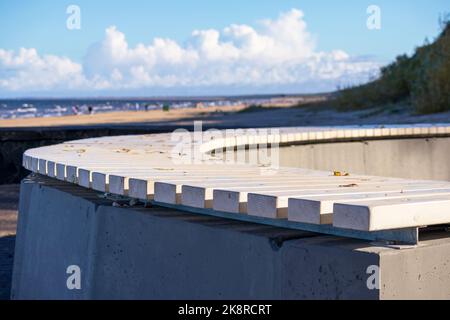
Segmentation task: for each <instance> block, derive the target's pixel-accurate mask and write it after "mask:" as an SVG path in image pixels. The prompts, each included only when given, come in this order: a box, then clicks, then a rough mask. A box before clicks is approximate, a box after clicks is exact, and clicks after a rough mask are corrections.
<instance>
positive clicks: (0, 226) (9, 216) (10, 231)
mask: <svg viewBox="0 0 450 320" xmlns="http://www.w3.org/2000/svg"><path fill="white" fill-rule="evenodd" d="M18 202H19V185H0V300H4V299H9V292H10V290H11V276H12V267H13V259H14V244H15V240H16V224H17V206H18Z"/></svg>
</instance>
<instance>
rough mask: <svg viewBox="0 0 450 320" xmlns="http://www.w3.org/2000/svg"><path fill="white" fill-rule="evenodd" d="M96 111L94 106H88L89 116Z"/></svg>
mask: <svg viewBox="0 0 450 320" xmlns="http://www.w3.org/2000/svg"><path fill="white" fill-rule="evenodd" d="M93 110H94V109H93V108H92V106H88V114H92V111H93Z"/></svg>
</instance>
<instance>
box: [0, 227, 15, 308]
mask: <svg viewBox="0 0 450 320" xmlns="http://www.w3.org/2000/svg"><path fill="white" fill-rule="evenodd" d="M15 243H16V236H7V237H1V238H0V300H9V297H10V292H11V280H12V270H13V262H14V246H15Z"/></svg>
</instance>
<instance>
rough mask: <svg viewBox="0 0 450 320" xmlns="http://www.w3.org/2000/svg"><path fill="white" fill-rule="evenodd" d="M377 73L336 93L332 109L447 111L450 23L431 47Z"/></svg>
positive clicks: (443, 25)
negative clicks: (388, 107)
mask: <svg viewBox="0 0 450 320" xmlns="http://www.w3.org/2000/svg"><path fill="white" fill-rule="evenodd" d="M380 71H381V72H380V77H379V78H378V79H376V80H374V81H372V82H370V83H368V84H365V85H360V86H355V87H349V88H345V89H343V90H340V91H338V94H337V95H336V97H335V99H334V100H333V103H334V105H335V106H336V107H337V108H338V109H339V110H343V111H346V110H357V109H363V108H373V107H376V106H380V105H386V104H396V103H400V102H401V103H403V102H409V103H410V104H412V106H413V107H414V109H415V111H416V112H417V113H419V114H427V113H437V112H444V111H448V110H450V21H449V20H448V19H446V20H445V21H444V22H442V32H441V34H440V35H439V37H438V38H437V39H436V40H435V41H434V42H433V43H431V44H429V43H426V44H425V45H423V46H421V47H418V48H417V49H416V51H415V53H414V54H413V55H412V56H411V57H408V56H407V55H401V56H399V57H397V59H396V61H394V62H393V63H391V64H389V65H388V66H385V67H383V68H382V69H381V70H380Z"/></svg>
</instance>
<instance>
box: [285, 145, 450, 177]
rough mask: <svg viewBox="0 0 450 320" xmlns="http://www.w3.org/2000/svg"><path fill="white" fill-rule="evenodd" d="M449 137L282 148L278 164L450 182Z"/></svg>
mask: <svg viewBox="0 0 450 320" xmlns="http://www.w3.org/2000/svg"><path fill="white" fill-rule="evenodd" d="M449 155H450V138H429V139H425V138H423V139H401V140H375V141H363V142H342V143H325V144H316V145H303V146H292V147H283V148H282V149H281V151H280V165H281V166H287V167H300V168H309V169H318V170H331V171H332V170H341V171H347V172H351V173H358V174H367V175H375V176H384V177H398V178H407V179H429V180H446V181H450V161H449Z"/></svg>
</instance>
